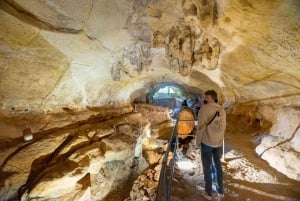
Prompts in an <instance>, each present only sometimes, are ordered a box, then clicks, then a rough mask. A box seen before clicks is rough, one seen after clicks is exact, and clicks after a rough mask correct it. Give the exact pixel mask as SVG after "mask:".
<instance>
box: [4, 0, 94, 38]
mask: <svg viewBox="0 0 300 201" xmlns="http://www.w3.org/2000/svg"><path fill="white" fill-rule="evenodd" d="M7 1H8V2H9V3H10V4H11V5H13V6H15V7H16V8H17V9H20V10H22V11H23V12H26V13H28V14H29V15H31V16H33V17H35V18H37V19H38V20H40V21H42V22H43V23H45V24H47V25H49V26H50V27H54V28H55V29H62V30H68V31H71V32H77V31H80V30H82V29H83V28H84V26H85V25H86V20H87V17H88V15H89V12H90V9H91V7H92V1H90V0H88V1H85V0H76V1H72V0H71V1H70V0H63V1H60V0H54V1H45V0H43V1H36V0H29V1H26V2H24V1H20V0H7Z"/></svg>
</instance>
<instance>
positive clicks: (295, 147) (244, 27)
mask: <svg viewBox="0 0 300 201" xmlns="http://www.w3.org/2000/svg"><path fill="white" fill-rule="evenodd" d="M299 10H300V2H299V1H298V0H289V1H282V0H274V1H268V0H253V1H248V0H228V1H218V0H211V1H207V0H130V1H128V0H110V1H104V0H88V1H83V0H76V1H75V0H73V1H70V0H51V1H46V0H42V1H34V0H27V1H21V0H5V1H1V2H0V138H1V140H2V141H3V142H9V141H12V140H13V139H19V138H22V137H23V133H24V134H25V133H26V132H27V131H29V130H28V129H30V132H32V133H34V134H35V133H43V132H46V134H45V136H43V137H42V138H41V139H40V141H38V143H37V144H36V145H39V146H35V143H32V144H31V143H28V144H26V145H22V146H21V145H15V146H14V145H11V146H12V147H11V148H8V149H7V151H6V152H5V154H4V155H1V157H3V158H5V157H6V156H8V155H9V154H10V153H14V151H16V153H15V155H14V157H16V158H15V159H14V158H12V160H11V161H10V162H9V161H7V162H6V161H2V164H3V166H1V167H2V171H8V170H13V172H16V173H15V174H8V175H5V178H6V177H7V178H8V180H6V182H4V183H2V184H1V186H5V187H6V188H5V189H2V188H1V192H2V194H3V195H4V194H5V196H8V197H10V196H13V197H14V196H16V192H15V190H16V189H17V188H20V187H21V186H22V185H23V184H24V182H25V183H26V181H27V178H30V179H29V180H28V182H29V183H28V184H27V185H25V186H24V187H23V188H21V192H22V193H24V197H23V199H25V200H26V199H27V198H28V199H29V198H30V197H33V196H36V195H37V194H35V193H36V192H40V191H41V190H39V189H43V188H44V187H43V186H51V185H55V183H52V182H51V181H49V180H48V179H47V178H54V177H55V178H56V177H58V178H61V179H60V180H61V181H64V182H66V183H68V185H66V186H65V188H66V189H65V191H61V192H67V191H69V190H70V189H73V190H74V189H75V190H74V192H75V191H76V189H83V190H80V191H78V192H80V193H78V194H74V196H77V197H76V198H79V197H85V196H87V197H88V196H98V195H96V193H95V189H94V188H96V187H94V186H90V187H89V188H90V190H88V188H87V186H89V185H87V183H91V182H94V181H95V182H96V173H95V172H92V171H90V170H89V169H90V164H92V163H93V161H94V159H93V157H95V158H97V157H98V159H99V161H102V162H101V163H103V164H101V165H99V166H97V167H95V168H96V169H97V171H98V172H99V171H100V169H101V168H102V169H103V175H106V176H111V175H115V174H117V173H118V172H117V170H116V172H115V170H114V171H113V170H111V169H110V168H111V167H112V166H115V165H116V164H117V165H118V166H120V167H121V166H124V165H127V164H128V163H131V159H132V157H130V156H131V155H130V154H129V153H132V152H130V150H128V153H126V154H127V155H126V154H124V155H122V154H121V152H120V154H121V155H122V157H121V156H120V158H117V159H112V160H108V161H105V157H106V154H109V153H110V151H109V150H108V151H103V150H102V151H101V153H102V152H103V153H102V154H101V155H99V156H93V153H94V152H95V150H97V149H98V147H102V145H103V143H104V144H109V145H107V146H109V147H110V148H111V149H117V148H116V147H114V146H113V145H111V143H112V142H108V141H107V142H106V141H105V140H108V139H109V140H110V139H111V138H113V137H112V135H110V137H107V138H105V140H104V141H103V142H102V141H101V140H100V141H97V140H96V141H93V143H91V139H90V137H89V136H88V135H83V136H82V135H78V132H77V131H75V130H74V129H73V128H72V129H73V130H72V129H71V130H70V132H67V133H57V136H52V134H51V135H49V136H47V132H48V131H50V130H51V129H55V128H62V127H65V126H68V125H72V124H74V123H76V122H77V123H78V122H82V121H85V120H87V119H93V118H94V117H96V118H97V117H98V120H99V121H101V120H102V121H104V120H108V118H106V117H109V118H115V117H117V116H120V115H122V114H125V113H129V112H132V110H133V108H132V106H131V103H132V102H133V101H138V100H139V101H140V100H145V99H146V98H145V97H146V96H147V94H148V93H149V91H151V90H152V87H153V86H155V84H156V83H159V82H176V83H177V84H180V85H182V86H184V87H186V88H189V89H191V90H193V91H196V92H198V93H200V94H201V93H202V92H203V91H205V90H207V89H215V90H217V91H218V93H219V94H220V102H221V103H222V104H223V105H224V107H226V109H228V112H230V113H234V114H239V115H241V117H245V118H249V124H251V123H253V122H256V121H259V122H260V125H261V126H264V124H265V123H266V122H271V123H272V126H271V128H270V130H269V131H268V132H267V133H265V135H264V136H261V138H262V139H261V143H260V144H259V145H258V146H257V148H256V153H257V154H258V155H259V156H260V157H262V158H263V159H265V160H267V161H268V163H269V164H270V165H271V166H272V167H273V168H276V169H277V170H278V171H280V172H282V173H284V174H285V175H287V176H288V177H289V178H292V179H295V180H298V181H300V177H299V175H300V165H299V161H300V150H299V141H300V140H299V138H300V128H299V122H300V121H299V118H300V115H299V107H300V68H299V66H300V54H299V52H300V44H299V41H300V34H299V33H300V14H299V13H300V12H299ZM144 102H145V101H144ZM162 113H163V112H162ZM162 119H163V118H162ZM25 131H26V132H25ZM76 133H77V134H76ZM90 135H92V134H90ZM118 137H121V136H120V135H118ZM34 138H35V136H34ZM136 138H137V136H131V137H130V139H131V140H132V141H130V142H120V143H121V144H122V143H125V144H126V143H129V144H130V146H131V148H133V147H134V146H135V145H132V144H131V142H132V143H133V141H136ZM111 140H112V141H113V140H117V141H118V139H111ZM52 141H55V142H56V143H54V142H52ZM73 141H76V142H74V147H72V145H70V143H71V144H72V143H73ZM88 143H91V144H90V145H89V146H88V147H86V148H84V146H83V145H84V144H88ZM65 144H66V147H69V149H70V150H74V153H73V155H72V154H71V152H69V151H68V150H65V152H62V151H63V149H64V148H65V149H67V148H66V147H65ZM112 144H113V143H112ZM125 144H124V146H125ZM58 145H59V146H58ZM60 145H61V146H60ZM17 146H21V147H17ZM23 146H24V147H23ZM45 146H46V147H47V148H48V149H45V150H42V147H45ZM77 146H79V147H80V146H83V147H82V149H83V150H80V149H77V148H76V149H75V147H77ZM39 147H40V149H39ZM95 147H97V148H95ZM102 148H103V147H102ZM18 149H21V150H23V149H24V150H25V149H26V150H27V151H26V153H31V154H33V155H36V158H30V159H28V161H27V162H26V163H24V164H21V163H20V161H19V159H22V158H23V157H25V156H24V153H23V152H18V151H17V150H18ZM55 150H57V151H55ZM77 151H78V153H77ZM62 153H70V155H68V154H67V155H65V154H62ZM76 153H77V155H76ZM80 153H83V154H82V156H81V155H80ZM116 153H119V152H118V150H116ZM22 154H23V155H22ZM74 154H75V155H74ZM83 156H85V157H84V158H82V157H83ZM99 157H100V158H101V160H100V158H99ZM127 157H129V158H127ZM3 158H2V160H3ZM13 159H14V160H13ZM50 159H51V160H50ZM62 159H66V160H68V165H67V166H66V167H61V169H62V173H64V174H62V175H60V174H58V175H55V174H56V173H53V172H51V167H54V166H58V167H59V166H60V165H61V164H60V161H61V160H62ZM74 161H75V162H74ZM290 161H293V163H291V162H290ZM106 162H107V163H106ZM74 163H76V164H74ZM45 165H50V166H49V168H46V169H45V171H42V172H41V174H37V172H40V170H42V169H44V166H45ZM31 166H32V167H35V166H36V168H32V169H31ZM59 168H60V167H59ZM101 171H102V170H101ZM1 173H2V172H1ZM97 174H98V173H97ZM125 174H126V175H128V174H129V172H124V178H125ZM70 175H74V176H75V177H74V178H72V179H70V177H69V176H70ZM33 176H34V177H35V178H33ZM99 177H101V175H99ZM15 178H16V179H15ZM122 178H123V177H122ZM122 178H120V179H122ZM35 179H36V180H35ZM12 180H14V181H15V184H16V186H15V187H14V188H15V189H11V190H7V187H8V186H9V185H10V183H9V182H11V181H12ZM1 181H4V180H2V179H1ZM38 181H40V182H41V183H40V184H39V185H38V186H35V187H34V188H33V187H32V186H31V184H36V183H37V182H38ZM68 181H70V182H68ZM53 182H55V180H54V181H53ZM110 182H111V183H109V184H108V183H98V184H99V186H101V185H108V186H113V185H114V181H110ZM29 184H30V185H29ZM58 191H60V190H59V189H58ZM88 192H90V194H89V193H88ZM43 193H44V194H43V196H45V197H47V196H48V195H49V194H51V192H46V191H44V192H43ZM81 193H83V194H81ZM59 196H61V197H65V198H66V199H67V198H70V199H71V197H68V196H71V195H68V194H64V193H62V194H60V195H59ZM99 197H101V196H100V195H99ZM48 198H49V197H48ZM73 198H74V199H75V197H73ZM73 198H72V199H73Z"/></svg>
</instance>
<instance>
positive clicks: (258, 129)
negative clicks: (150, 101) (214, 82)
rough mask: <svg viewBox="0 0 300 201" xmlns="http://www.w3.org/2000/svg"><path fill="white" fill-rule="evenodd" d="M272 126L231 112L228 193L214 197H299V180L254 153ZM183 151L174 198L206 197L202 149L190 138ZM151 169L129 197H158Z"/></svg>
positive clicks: (256, 200) (193, 200)
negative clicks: (203, 194)
mask: <svg viewBox="0 0 300 201" xmlns="http://www.w3.org/2000/svg"><path fill="white" fill-rule="evenodd" d="M236 122H239V124H237V123H236ZM162 127H163V129H160V131H166V130H167V129H166V127H167V126H166V123H164V124H163V125H162ZM269 128H270V125H268V124H267V123H265V125H263V126H261V125H259V122H256V123H255V122H254V123H251V124H249V122H247V121H246V120H245V119H241V118H239V117H237V116H229V118H228V128H227V132H226V138H225V160H224V161H223V163H222V166H223V170H224V184H225V185H224V188H225V189H224V190H225V197H224V198H222V199H220V198H218V197H217V194H216V193H214V194H213V200H224V201H234V200H245V201H260V200H261V201H264V200H270V201H272V200H274V201H275V200H284V201H297V200H300V183H299V182H297V181H295V180H291V179H289V178H287V177H286V176H285V175H283V174H281V173H280V172H278V171H276V170H275V169H273V168H271V167H270V166H269V165H268V163H267V162H266V161H264V160H262V159H261V158H259V157H258V156H257V155H256V154H255V151H254V150H255V147H256V145H257V144H258V143H259V142H260V140H261V138H262V136H263V135H264V133H266V132H267V131H268V129H269ZM165 142H166V141H165ZM186 145H187V144H185V146H183V147H186ZM181 151H182V153H183V155H182V158H180V159H178V160H177V165H176V168H175V176H174V179H173V184H172V193H171V200H172V201H201V200H205V199H204V197H202V195H201V193H200V189H203V187H204V176H203V173H202V167H201V158H200V153H199V149H197V148H196V147H194V146H193V142H189V143H188V149H187V150H184V148H183V149H181ZM152 154H153V153H152ZM157 154H158V153H157ZM151 171H152V173H156V168H155V169H154V170H148V171H147V172H146V173H145V174H144V175H142V176H140V177H139V178H138V179H137V180H136V181H135V182H134V187H133V189H132V191H131V192H130V197H131V198H134V199H127V200H155V199H154V197H153V196H148V193H149V192H150V193H149V195H152V194H151V192H152V191H153V188H154V187H153V186H152V187H151V185H150V187H149V184H150V183H152V184H153V181H154V185H155V182H156V181H157V179H152V178H153V175H151V173H150V172H151ZM149 173H150V176H149ZM148 182H149V183H148ZM138 189H140V190H138ZM120 200H122V199H120Z"/></svg>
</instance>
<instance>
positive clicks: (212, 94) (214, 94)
mask: <svg viewBox="0 0 300 201" xmlns="http://www.w3.org/2000/svg"><path fill="white" fill-rule="evenodd" d="M204 95H206V96H210V97H211V98H212V99H214V100H215V102H216V103H217V102H218V95H217V92H216V91H215V90H207V91H206V92H205V93H204Z"/></svg>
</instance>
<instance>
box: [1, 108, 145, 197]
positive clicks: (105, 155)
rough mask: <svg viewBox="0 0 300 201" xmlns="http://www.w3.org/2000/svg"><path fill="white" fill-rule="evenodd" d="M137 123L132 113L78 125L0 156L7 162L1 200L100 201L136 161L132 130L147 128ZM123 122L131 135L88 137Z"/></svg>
mask: <svg viewBox="0 0 300 201" xmlns="http://www.w3.org/2000/svg"><path fill="white" fill-rule="evenodd" d="M140 117H141V116H140V114H138V113H134V114H132V115H127V116H125V117H121V118H115V119H111V120H109V121H106V122H101V123H93V125H89V124H83V125H82V126H80V127H78V129H74V128H73V129H67V130H63V129H60V130H58V131H56V132H53V133H51V134H48V135H46V136H43V135H40V136H39V137H36V138H35V140H34V141H33V142H30V143H26V144H24V145H22V146H20V147H19V148H18V149H17V150H16V151H14V152H11V150H10V149H8V150H6V149H4V150H1V152H2V153H6V152H10V154H4V155H8V157H7V158H6V159H4V160H3V162H2V165H1V172H0V177H1V178H2V179H1V181H3V182H2V184H1V185H2V186H3V188H1V191H0V196H1V198H2V199H3V200H11V199H17V198H18V197H22V200H29V199H33V198H35V199H37V200H51V199H64V200H76V199H87V200H101V199H102V198H104V197H105V196H106V195H107V194H108V193H109V192H110V191H111V190H112V189H114V188H116V187H117V186H119V185H121V184H123V183H124V182H125V181H127V179H128V177H129V175H130V174H131V172H132V171H135V170H134V169H131V166H132V165H133V163H134V158H135V157H136V158H138V157H141V154H138V155H136V154H135V153H136V149H138V148H139V149H141V140H138V138H139V136H140V135H141V134H140V133H139V132H138V126H137V125H139V126H143V125H147V122H146V121H144V120H143V119H141V118H140ZM128 120H130V125H129V127H130V128H131V129H132V132H131V133H128V134H127V133H121V132H116V131H114V132H112V133H111V134H109V135H106V136H103V135H102V137H101V136H98V138H95V137H94V136H97V135H99V134H98V133H100V132H101V130H104V131H105V130H107V129H108V128H113V127H114V125H115V124H122V123H123V124H124V122H127V121H128ZM86 130H89V131H88V132H87V131H86ZM92 131H94V132H92ZM123 131H126V130H123ZM92 135H94V136H92ZM137 147H138V148H137ZM140 153H141V150H140Z"/></svg>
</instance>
